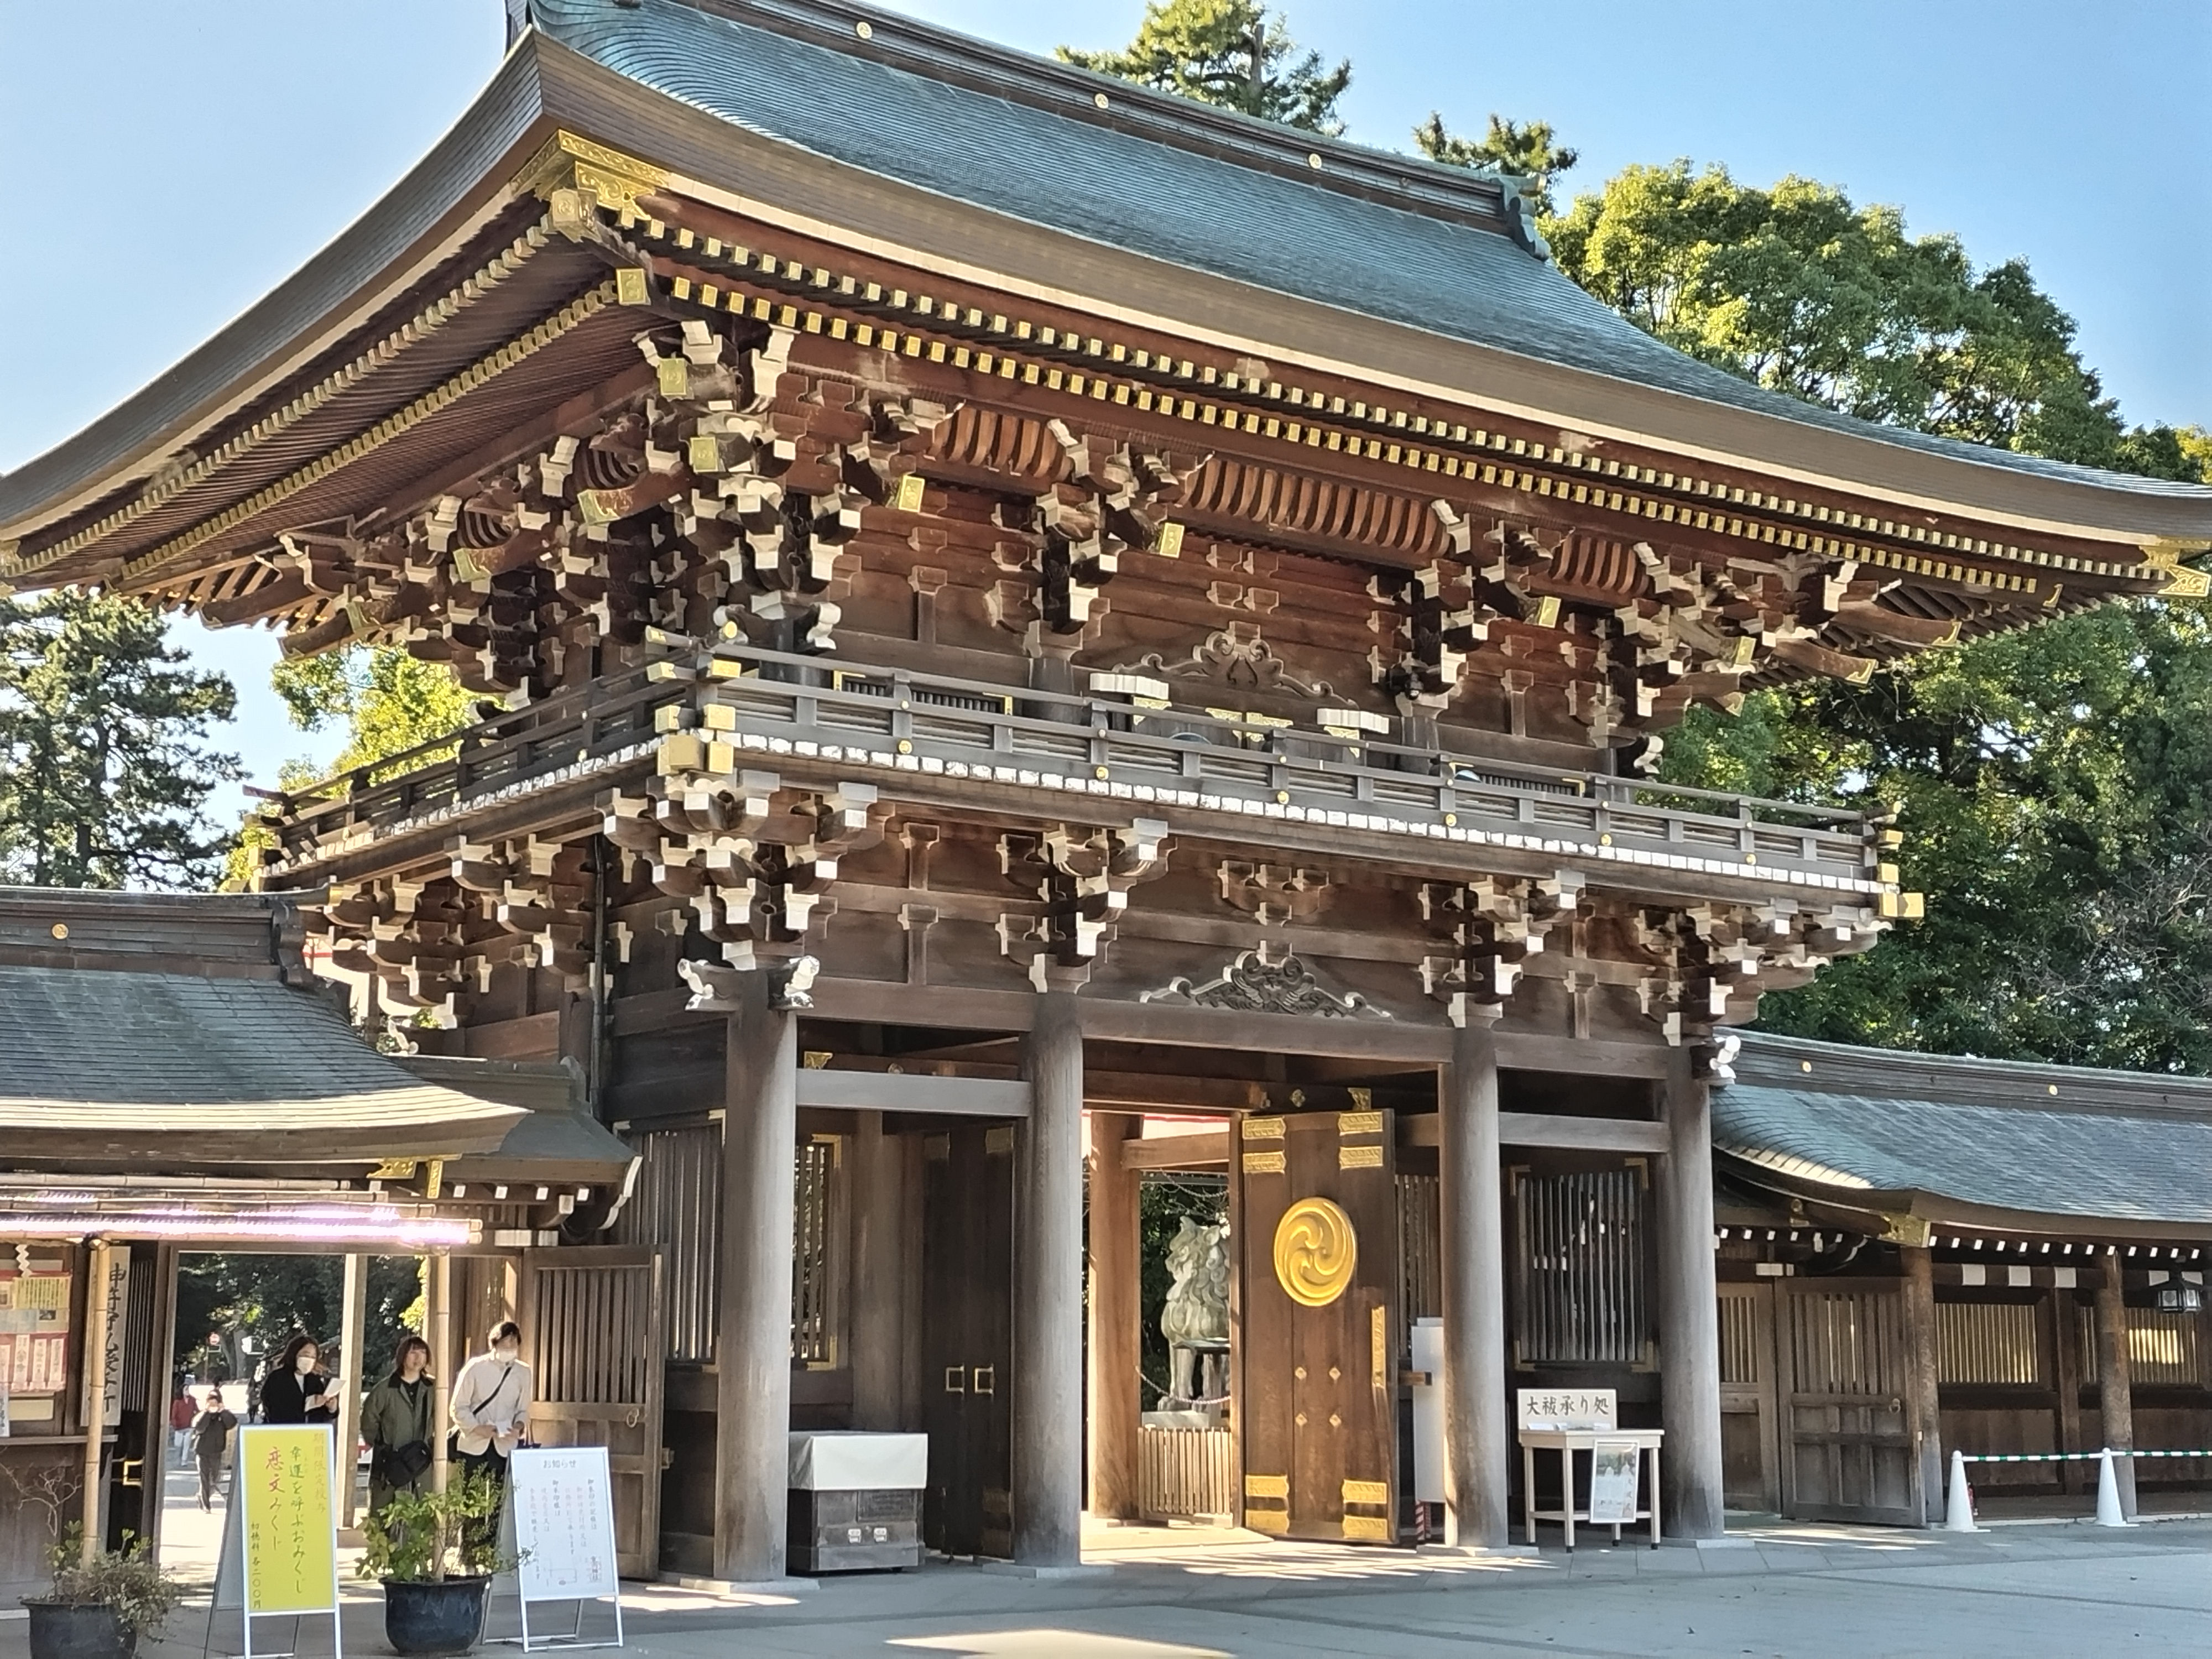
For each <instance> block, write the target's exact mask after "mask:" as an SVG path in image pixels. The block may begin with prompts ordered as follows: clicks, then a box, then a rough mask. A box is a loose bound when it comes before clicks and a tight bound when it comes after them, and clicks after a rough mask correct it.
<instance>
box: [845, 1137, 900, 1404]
mask: <svg viewBox="0 0 2212 1659" xmlns="http://www.w3.org/2000/svg"><path fill="white" fill-rule="evenodd" d="M902 1152H903V1148H902V1144H901V1142H900V1139H899V1137H898V1136H896V1135H887V1134H885V1133H884V1115H883V1114H882V1113H881V1112H862V1113H860V1114H859V1118H858V1122H857V1124H856V1125H855V1129H854V1135H853V1426H854V1428H856V1429H866V1430H871V1431H877V1432H888V1431H896V1430H902V1429H909V1428H912V1427H913V1426H914V1425H912V1424H910V1423H908V1422H907V1421H906V1420H905V1418H904V1410H905V1403H906V1402H905V1389H904V1387H903V1384H904V1383H905V1380H906V1379H905V1375H904V1364H903V1361H904V1356H905V1352H906V1344H905V1328H906V1327H905V1322H906V1319H907V1316H908V1312H907V1304H906V1275H905V1273H904V1271H903V1267H902V1261H901V1257H902V1255H904V1254H905V1249H906V1198H907V1194H906V1164H905V1159H904V1158H903V1156H902Z"/></svg>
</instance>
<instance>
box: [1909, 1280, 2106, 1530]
mask: <svg viewBox="0 0 2212 1659" xmlns="http://www.w3.org/2000/svg"><path fill="white" fill-rule="evenodd" d="M1898 1255H1899V1256H1901V1257H1902V1258H1903V1259H1904V1263H1905V1381H1906V1384H1907V1386H1909V1387H1910V1388H1911V1390H1912V1429H1913V1438H1914V1443H1915V1445H1917V1447H1918V1449H1919V1459H1920V1506H1921V1507H1920V1518H1921V1519H1922V1520H1923V1521H1927V1522H1937V1521H1941V1520H1942V1519H1943V1504H1944V1499H1945V1497H1946V1495H1947V1489H1946V1485H1945V1473H1944V1468H1943V1417H1942V1404H1941V1401H1940V1398H1939V1396H1938V1393H1937V1388H1936V1379H1937V1376H1938V1372H1937V1368H1936V1274H1935V1270H1934V1261H1933V1259H1932V1258H1931V1257H1930V1256H1929V1251H1928V1247H1927V1246H1926V1245H1924V1244H1905V1245H1901V1246H1899V1249H1898ZM2058 1467H2059V1468H2065V1467H2066V1466H2065V1465H2064V1464H2063V1463H2062V1464H2060V1465H2059V1466H2058Z"/></svg>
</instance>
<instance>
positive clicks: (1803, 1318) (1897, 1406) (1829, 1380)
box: [1778, 1279, 1923, 1527]
mask: <svg viewBox="0 0 2212 1659" xmlns="http://www.w3.org/2000/svg"><path fill="white" fill-rule="evenodd" d="M1781 1285H1782V1288H1781V1290H1780V1291H1779V1297H1778V1299H1779V1301H1780V1304H1781V1307H1782V1309H1783V1324H1782V1332H1781V1336H1782V1340H1781V1354H1780V1358H1781V1361H1782V1364H1783V1367H1784V1374H1783V1383H1784V1389H1785V1390H1786V1393H1785V1395H1784V1406H1783V1410H1782V1413H1781V1415H1782V1419H1783V1425H1784V1432H1783V1435H1782V1446H1783V1457H1784V1470H1783V1472H1784V1504H1785V1507H1786V1510H1787V1512H1788V1513H1789V1514H1790V1515H1793V1516H1797V1517H1799V1518H1801V1519H1804V1520H1818V1521H1871V1522H1885V1523H1887V1524H1890V1525H1893V1526H1906V1527H1917V1526H1919V1525H1920V1524H1922V1522H1921V1516H1922V1513H1923V1510H1922V1508H1921V1492H1920V1461H1919V1459H1918V1457H1917V1455H1915V1453H1914V1449H1913V1448H1914V1444H1915V1441H1914V1434H1913V1431H1914V1429H1915V1428H1916V1427H1917V1425H1916V1424H1915V1423H1914V1421H1913V1420H1912V1419H1913V1411H1912V1407H1911V1397H1912V1395H1911V1388H1910V1387H1909V1386H1908V1376H1909V1373H1908V1370H1907V1364H1906V1347H1905V1298H1904V1297H1903V1296H1902V1295H1901V1294H1900V1293H1899V1288H1898V1285H1897V1284H1896V1281H1894V1280H1885V1279H1826V1280H1822V1279H1784V1280H1782V1281H1781Z"/></svg>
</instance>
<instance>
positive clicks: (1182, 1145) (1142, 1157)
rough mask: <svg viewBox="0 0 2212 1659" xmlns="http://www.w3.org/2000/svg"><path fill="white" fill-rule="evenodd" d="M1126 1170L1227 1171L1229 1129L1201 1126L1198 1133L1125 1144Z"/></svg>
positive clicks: (1122, 1148) (1123, 1151)
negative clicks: (1202, 1127) (1204, 1127)
mask: <svg viewBox="0 0 2212 1659" xmlns="http://www.w3.org/2000/svg"><path fill="white" fill-rule="evenodd" d="M1121 1167H1122V1168H1123V1169H1125V1170H1216V1169H1219V1170H1225V1169H1227V1168H1228V1167H1229V1131H1228V1130H1226V1129H1200V1130H1199V1131H1198V1132H1197V1133H1195V1134H1187V1135H1154V1136H1152V1137H1151V1138H1150V1139H1141V1140H1125V1141H1123V1142H1122V1143H1121Z"/></svg>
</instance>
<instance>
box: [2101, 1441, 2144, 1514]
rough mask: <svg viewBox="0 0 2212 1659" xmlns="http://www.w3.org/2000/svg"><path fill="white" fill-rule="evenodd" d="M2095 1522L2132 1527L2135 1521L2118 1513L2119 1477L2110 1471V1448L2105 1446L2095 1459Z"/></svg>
mask: <svg viewBox="0 0 2212 1659" xmlns="http://www.w3.org/2000/svg"><path fill="white" fill-rule="evenodd" d="M2097 1524H2098V1525H2099V1526H2100V1527H2132V1526H2133V1525H2135V1522H2132V1521H2130V1520H2129V1519H2128V1517H2127V1516H2124V1515H2123V1514H2121V1513H2120V1477H2119V1476H2118V1474H2114V1473H2113V1471H2112V1448H2111V1447H2110V1446H2107V1447H2106V1448H2105V1449H2104V1452H2103V1453H2102V1455H2100V1456H2099V1457H2098V1459H2097Z"/></svg>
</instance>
